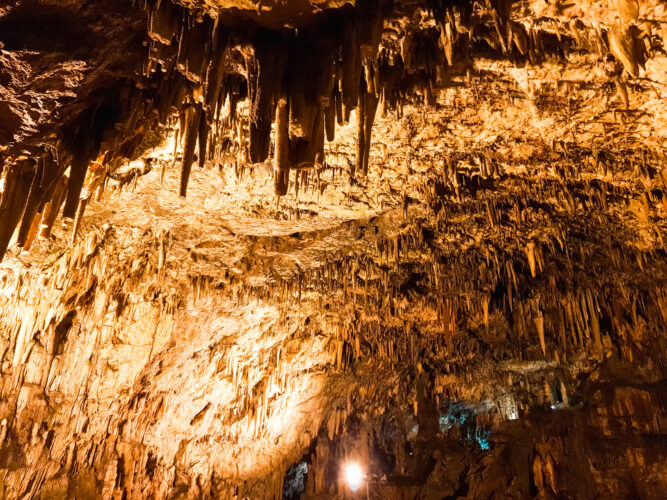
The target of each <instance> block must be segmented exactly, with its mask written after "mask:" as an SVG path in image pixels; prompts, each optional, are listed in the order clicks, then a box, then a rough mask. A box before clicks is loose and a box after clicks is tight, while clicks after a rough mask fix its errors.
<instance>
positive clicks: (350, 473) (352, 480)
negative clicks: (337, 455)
mask: <svg viewBox="0 0 667 500" xmlns="http://www.w3.org/2000/svg"><path fill="white" fill-rule="evenodd" d="M365 477H366V475H365V474H364V471H363V470H362V468H361V467H360V466H359V464H358V463H357V462H350V463H349V464H347V465H345V467H344V468H343V478H344V479H345V482H346V483H347V485H348V487H349V488H350V489H351V490H352V491H357V490H358V489H359V488H360V487H361V485H362V484H363V482H364V478H365Z"/></svg>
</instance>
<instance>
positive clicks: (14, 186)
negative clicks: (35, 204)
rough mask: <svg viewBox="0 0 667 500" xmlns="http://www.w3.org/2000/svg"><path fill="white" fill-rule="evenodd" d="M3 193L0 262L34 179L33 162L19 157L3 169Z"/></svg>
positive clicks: (0, 206)
mask: <svg viewBox="0 0 667 500" xmlns="http://www.w3.org/2000/svg"><path fill="white" fill-rule="evenodd" d="M5 168H6V169H7V174H6V176H5V184H4V191H3V193H2V200H1V201H0V219H1V220H2V221H3V224H2V226H0V260H2V258H3V257H4V255H5V252H6V251H7V247H8V246H9V242H10V240H11V238H12V235H13V234H14V230H15V229H16V225H17V224H18V223H19V221H20V218H21V216H22V215H23V213H24V210H25V207H26V204H27V202H28V195H29V193H30V187H31V185H32V184H33V179H34V177H35V167H34V161H33V160H32V159H31V158H28V157H25V156H23V157H19V158H18V159H17V160H16V161H15V162H14V164H13V165H9V167H5Z"/></svg>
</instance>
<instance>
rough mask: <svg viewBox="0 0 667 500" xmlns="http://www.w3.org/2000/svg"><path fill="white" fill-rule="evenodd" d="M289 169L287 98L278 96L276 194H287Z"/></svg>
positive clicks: (275, 164)
mask: <svg viewBox="0 0 667 500" xmlns="http://www.w3.org/2000/svg"><path fill="white" fill-rule="evenodd" d="M289 171H290V159H289V106H288V104H287V99H285V98H280V99H279V100H278V105H277V110H276V154H275V159H274V173H273V175H274V182H275V192H276V194H277V195H278V196H284V195H285V194H287V188H288V185H289Z"/></svg>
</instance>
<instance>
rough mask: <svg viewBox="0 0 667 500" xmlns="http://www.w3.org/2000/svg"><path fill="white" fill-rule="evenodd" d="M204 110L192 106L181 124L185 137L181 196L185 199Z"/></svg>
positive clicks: (197, 106)
mask: <svg viewBox="0 0 667 500" xmlns="http://www.w3.org/2000/svg"><path fill="white" fill-rule="evenodd" d="M201 116H202V109H201V107H200V106H199V105H196V104H195V105H191V106H190V107H189V108H188V109H187V111H186V114H185V121H184V122H183V123H181V129H182V130H183V134H184V136H185V144H184V146H183V162H182V164H181V187H180V195H181V196H182V197H185V196H186V194H187V191H188V181H189V180H190V172H191V171H192V162H193V161H194V157H195V147H196V145H197V137H198V136H199V126H200V122H201Z"/></svg>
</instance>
